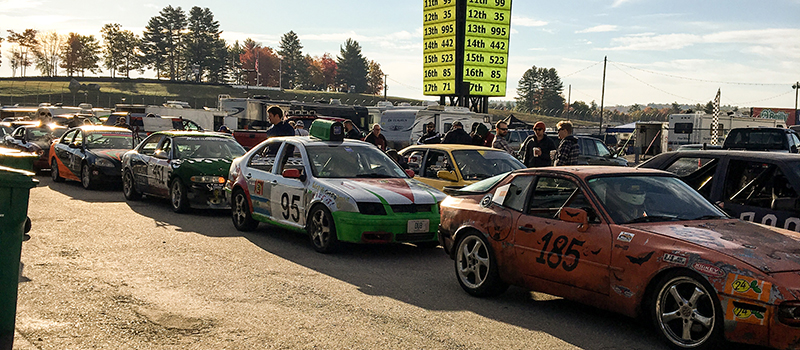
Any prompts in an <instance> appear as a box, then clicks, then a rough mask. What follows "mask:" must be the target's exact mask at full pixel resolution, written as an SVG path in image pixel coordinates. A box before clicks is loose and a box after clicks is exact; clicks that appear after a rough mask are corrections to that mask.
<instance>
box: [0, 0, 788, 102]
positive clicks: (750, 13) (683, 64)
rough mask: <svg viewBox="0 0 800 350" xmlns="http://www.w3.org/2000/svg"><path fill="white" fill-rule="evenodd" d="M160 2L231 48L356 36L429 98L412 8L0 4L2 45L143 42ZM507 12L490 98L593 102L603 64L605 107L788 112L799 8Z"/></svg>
mask: <svg viewBox="0 0 800 350" xmlns="http://www.w3.org/2000/svg"><path fill="white" fill-rule="evenodd" d="M168 5H171V6H173V7H178V6H180V7H181V8H182V9H183V10H184V11H185V12H187V14H188V12H189V10H190V9H191V8H192V7H194V6H199V7H203V8H209V9H210V10H211V12H212V13H213V14H214V17H215V19H216V20H217V21H218V22H219V24H220V29H221V30H222V31H223V33H222V37H223V38H224V39H225V40H226V41H227V42H228V43H229V44H232V43H233V42H234V41H235V40H239V41H240V42H242V41H243V40H244V39H246V38H251V39H253V40H255V41H256V42H259V43H261V44H262V45H264V46H269V47H272V48H276V49H277V47H278V43H279V41H280V38H281V36H283V35H284V34H285V33H287V32H289V31H290V30H291V31H294V32H295V33H297V35H298V36H299V38H300V42H301V44H302V45H303V53H304V54H310V55H312V56H321V55H323V54H325V53H329V54H331V55H332V56H333V57H336V56H337V55H339V50H340V47H341V46H342V45H343V43H344V42H345V40H347V39H348V38H352V39H354V40H356V41H358V42H359V44H360V45H361V47H362V54H363V55H364V56H365V57H366V58H367V59H369V60H374V61H376V62H378V63H379V64H380V65H381V69H382V70H383V72H384V73H385V74H387V75H388V77H387V87H388V90H387V91H388V94H389V95H391V96H399V97H405V98H415V99H424V100H437V98H435V97H430V96H423V93H422V60H423V56H422V19H423V18H422V6H423V2H422V1H420V0H417V1H409V0H395V1H385V0H384V1H363V0H361V1H356V0H339V1H322V0H319V1H318V0H313V1H311V0H294V1H272V0H258V1H256V0H228V1H224V2H222V1H210V0H195V1H171V2H162V1H152V0H143V1H142V0H140V1H130V0H126V1H118V0H102V1H100V0H81V1H74V0H0V8H1V9H2V11H0V37H5V36H7V35H6V34H7V32H6V30H9V29H10V30H14V31H16V32H22V31H24V30H25V29H28V28H32V29H36V30H38V31H40V32H48V31H56V32H58V33H59V34H65V35H66V34H68V33H69V32H76V33H79V34H82V35H89V34H92V35H95V36H96V37H97V38H98V39H102V36H101V35H100V34H99V31H100V29H101V28H102V26H103V25H105V24H107V23H119V24H120V25H121V27H122V29H127V30H130V31H132V32H134V33H136V34H138V35H141V33H142V31H143V29H144V27H145V25H146V24H147V22H148V20H149V19H150V18H151V17H154V16H157V15H158V13H159V11H160V10H161V9H163V8H164V7H166V6H168ZM511 13H512V19H511V38H510V44H509V46H510V49H509V57H508V61H509V67H508V81H507V84H508V88H507V95H506V96H505V97H502V98H492V99H491V101H497V100H513V99H514V98H515V97H517V92H516V89H515V88H516V87H517V85H518V84H519V80H520V78H521V77H522V75H523V74H524V73H525V71H526V70H528V69H530V68H531V67H534V66H535V67H540V68H541V67H543V68H555V69H556V70H557V71H558V74H559V76H560V77H561V80H562V82H563V83H564V92H563V95H564V98H565V99H567V98H568V99H569V100H570V101H572V102H574V101H584V102H586V103H587V104H588V103H590V102H591V101H595V102H596V103H597V104H598V105H600V103H601V97H602V96H603V91H602V90H603V60H604V57H607V58H608V63H607V65H606V83H605V94H604V99H603V101H602V102H603V104H604V105H605V106H614V105H632V104H639V105H646V104H649V103H665V104H669V103H673V102H678V103H680V104H697V103H701V104H705V103H707V102H708V101H711V100H713V99H714V97H715V95H716V93H717V90H718V89H719V90H720V92H721V102H722V105H731V106H739V107H776V108H794V106H795V93H796V90H795V89H793V88H792V85H793V84H795V83H796V82H797V81H800V22H798V20H797V18H798V15H800V0H768V1H752V0H746V1H742V0H726V1H719V0H704V1H697V0H672V1H654V0H581V1H575V0H561V1H532V0H526V1H521V0H516V1H514V2H513V3H512V10H511ZM10 46H11V44H9V43H8V42H5V41H4V42H2V44H0V51H2V65H0V76H2V77H10V76H11V69H10V66H9V64H8V58H7V55H8V49H9V48H10ZM33 71H34V69H32V68H29V70H28V72H29V74H28V75H31V72H33ZM34 74H36V73H34ZM62 74H63V73H62ZM101 75H108V73H107V72H105V73H101ZM140 76H141V77H148V78H152V77H154V75H153V74H152V72H146V73H145V74H143V75H138V74H136V73H134V74H133V75H132V77H134V78H135V77H140Z"/></svg>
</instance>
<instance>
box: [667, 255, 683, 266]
mask: <svg viewBox="0 0 800 350" xmlns="http://www.w3.org/2000/svg"><path fill="white" fill-rule="evenodd" d="M661 260H662V261H666V262H668V263H673V264H676V265H681V266H685V265H686V258H684V257H682V256H677V255H672V254H670V253H664V256H663V257H662V258H661Z"/></svg>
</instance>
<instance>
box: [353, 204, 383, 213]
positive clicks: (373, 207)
mask: <svg viewBox="0 0 800 350" xmlns="http://www.w3.org/2000/svg"><path fill="white" fill-rule="evenodd" d="M358 212H359V213H361V214H364V215H386V208H384V207H383V203H372V202H358Z"/></svg>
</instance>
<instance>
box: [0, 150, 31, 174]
mask: <svg viewBox="0 0 800 350" xmlns="http://www.w3.org/2000/svg"><path fill="white" fill-rule="evenodd" d="M38 158H39V156H37V155H36V154H33V153H28V152H22V151H20V150H18V149H13V148H5V147H0V166H7V167H9V168H14V169H22V170H27V171H33V162H34V161H36V159H38Z"/></svg>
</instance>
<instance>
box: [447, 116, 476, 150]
mask: <svg viewBox="0 0 800 350" xmlns="http://www.w3.org/2000/svg"><path fill="white" fill-rule="evenodd" d="M442 143H456V144H462V145H471V144H472V136H469V134H467V132H466V131H464V124H461V122H460V121H456V122H455V123H453V126H452V127H451V128H450V131H448V132H447V133H446V134H444V140H442Z"/></svg>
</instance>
